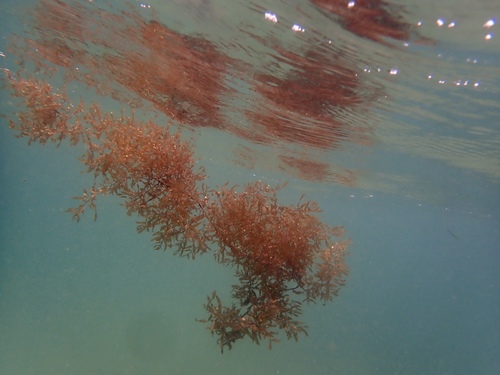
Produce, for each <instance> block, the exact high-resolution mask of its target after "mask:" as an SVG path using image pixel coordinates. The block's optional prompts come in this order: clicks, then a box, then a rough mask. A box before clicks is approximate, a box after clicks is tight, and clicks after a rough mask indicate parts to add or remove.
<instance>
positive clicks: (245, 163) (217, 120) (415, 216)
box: [0, 0, 500, 375]
mask: <svg viewBox="0 0 500 375" xmlns="http://www.w3.org/2000/svg"><path fill="white" fill-rule="evenodd" d="M95 3H96V1H93V2H92V1H83V0H82V1H72V0H65V1H55V0H44V1H40V2H38V1H33V2H31V3H30V4H28V3H22V4H21V3H18V2H14V1H4V2H3V3H2V5H0V8H1V10H2V12H1V15H0V18H1V21H2V22H0V25H1V26H0V36H1V40H0V52H1V55H0V62H1V67H2V68H4V69H9V71H16V70H18V69H19V67H20V66H21V65H25V66H26V69H31V70H32V71H34V72H35V73H34V74H35V76H38V77H43V69H41V70H40V71H38V72H37V71H36V69H35V68H34V66H33V62H36V61H44V62H45V63H46V64H48V65H50V66H51V67H56V68H57V70H58V73H56V74H55V75H54V76H53V77H49V78H48V79H49V81H50V82H51V83H53V84H54V85H55V86H56V85H59V86H62V77H61V74H69V80H68V82H67V83H66V86H67V89H68V91H69V94H70V97H71V98H72V100H74V101H75V102H77V101H78V100H79V99H80V98H83V100H84V101H85V102H92V101H97V102H99V103H100V104H101V105H102V106H103V107H104V108H105V109H106V110H108V111H113V112H115V113H119V112H120V111H121V110H122V108H124V111H130V108H131V107H134V108H135V110H136V114H135V115H136V116H137V117H138V118H145V119H148V118H153V119H155V121H156V122H157V123H159V124H167V122H168V119H172V120H173V121H174V125H175V126H177V127H179V128H180V129H181V131H182V132H183V136H184V137H185V138H186V139H189V140H191V141H192V142H193V144H194V152H195V155H196V157H197V158H198V161H197V164H199V165H202V166H203V167H204V168H205V170H206V173H207V176H208V179H207V183H208V184H210V185H211V186H222V185H224V184H225V183H226V182H228V181H229V183H230V184H231V185H232V184H239V185H242V184H245V183H249V182H252V181H256V180H261V181H264V182H265V183H268V184H270V185H272V186H275V185H278V184H280V185H281V184H284V183H285V182H288V185H287V186H286V188H284V189H283V190H281V191H280V193H279V197H280V199H282V201H283V202H284V203H285V204H295V203H296V202H297V201H298V200H299V198H300V197H301V196H302V194H305V197H306V198H307V199H310V200H314V201H317V202H318V204H319V205H320V207H321V208H322V209H323V211H322V212H321V213H319V217H320V218H321V220H323V221H324V222H325V223H327V224H329V225H331V226H337V225H338V226H343V227H344V228H345V229H346V235H347V237H348V238H350V239H351V240H352V244H351V245H350V246H349V248H348V252H349V255H348V257H347V263H348V265H349V275H348V277H347V283H346V285H345V286H344V287H343V288H342V289H341V290H340V293H339V296H337V297H335V298H334V299H333V301H332V302H328V303H326V304H324V305H323V303H322V302H319V303H317V304H313V303H310V304H304V306H303V310H304V314H303V316H302V318H301V320H303V321H304V323H305V324H306V325H307V327H308V329H307V331H308V335H307V336H306V335H300V336H299V339H298V341H297V342H295V341H294V340H293V339H292V340H287V339H286V336H285V337H283V336H281V339H282V341H281V342H280V343H277V344H274V345H273V348H272V350H268V349H267V348H266V346H267V343H265V342H262V343H261V344H260V345H255V343H253V342H251V341H250V340H249V339H248V338H247V339H244V340H241V341H238V342H236V343H235V344H234V345H233V348H232V349H231V350H224V353H223V354H221V350H220V347H219V346H218V345H217V341H216V337H213V336H212V335H211V334H210V331H209V330H207V329H206V328H207V327H206V325H205V324H202V323H200V322H198V321H197V319H203V318H206V311H205V310H204V309H203V303H205V301H206V298H207V295H210V294H211V293H212V292H213V290H221V291H223V293H226V292H227V291H228V290H229V289H230V287H231V285H233V284H234V283H235V278H234V275H233V273H234V272H233V271H234V269H232V268H231V267H221V265H220V264H216V263H215V262H214V261H213V257H212V256H211V255H210V254H204V255H200V256H197V257H196V259H194V260H191V259H187V258H180V257H178V256H175V255H173V251H171V252H169V251H155V250H153V244H152V242H151V235H150V233H146V232H144V233H141V234H138V233H137V232H136V223H135V221H136V218H135V217H133V216H132V217H130V216H127V214H126V209H125V208H124V207H122V206H121V204H122V203H123V202H122V201H121V200H120V199H119V198H118V197H116V196H104V197H100V198H99V199H98V218H97V221H93V218H92V214H91V213H86V214H85V215H84V216H83V217H82V218H81V220H80V222H78V223H77V222H75V221H73V220H71V214H68V213H66V212H65V211H66V210H67V209H68V208H70V207H74V206H75V201H74V200H73V199H72V197H74V196H77V195H80V194H81V191H82V189H83V188H86V187H89V186H91V185H92V176H91V175H89V174H86V173H82V172H84V171H85V166H83V165H82V164H81V163H80V161H79V157H80V156H81V154H82V153H84V151H85V150H83V149H82V148H79V146H77V147H73V146H71V145H69V144H65V143H63V144H61V145H60V146H58V147H56V145H54V144H50V143H49V144H47V145H40V144H38V143H32V144H31V145H28V142H27V139H25V138H16V137H15V136H14V134H15V132H14V131H13V130H11V129H9V118H12V117H13V116H14V115H13V113H14V112H15V111H16V108H17V107H16V106H15V104H16V101H15V98H13V97H12V93H11V92H10V91H9V90H8V88H7V87H3V88H2V91H1V92H0V95H1V96H0V98H1V104H0V113H1V114H2V117H1V118H0V123H1V124H2V126H1V127H0V142H1V143H0V153H1V154H0V155H1V159H0V165H1V171H0V173H1V176H0V189H1V193H0V233H1V235H0V374H2V375H3V374H6V375H7V374H23V375H24V374H26V375H28V374H37V375H44V374H128V375H132V374H219V375H222V374H249V375H250V374H318V375H319V374H497V373H499V372H500V359H499V357H498V352H499V350H500V320H499V319H498V317H499V316H500V273H499V272H498V270H499V269H500V250H499V248H500V246H499V244H500V193H499V192H500V88H499V87H500V86H499V84H500V52H499V51H500V39H499V35H496V34H498V27H499V25H498V24H497V19H498V17H499V15H500V8H499V7H498V4H496V1H493V0H491V1H486V0H484V1H481V2H478V3H477V4H476V5H474V7H471V6H469V5H465V4H462V3H460V4H459V3H456V2H440V3H439V4H438V5H435V4H431V2H428V1H425V2H416V1H412V0H406V1H404V2H394V1H390V2H384V1H376V0H372V1H368V0H365V1H352V2H350V1H334V0H332V1H319V0H316V1H304V0H301V1H299V0H296V1H289V2H271V1H267V2H260V1H253V2H244V1H234V2H230V3H229V2H227V1H222V0H221V1H217V0H200V1H197V0H190V1H180V0H178V1H169V2H162V1H151V2H147V3H146V2H139V1H130V2H128V3H124V2H121V1H108V2H107V3H106V4H95ZM59 11H60V12H61V13H58V12H59ZM61 15H63V16H61ZM21 38H24V39H22V40H23V41H24V42H22V43H21V44H19V43H20V42H19V40H20V39H21ZM169 38H170V39H169ZM165 40H170V42H168V43H166V42H165ZM26 41H27V42H26ZM62 41H65V43H64V44H63V43H62ZM16 43H18V44H16ZM23 43H24V44H23ZM30 43H32V44H30ZM33 43H36V44H33ZM13 45H14V46H18V45H22V46H24V49H22V50H21V49H16V47H12V46H13ZM41 47H47V49H42V48H41ZM20 57H21V61H20V60H19V58H20ZM23 57H24V58H26V61H29V62H26V63H25V61H24V59H23ZM80 71H85V72H86V73H87V74H88V75H87V76H85V77H86V78H85V79H87V81H85V80H84V79H82V78H78V77H79V76H78V75H77V74H80ZM61 72H62V73H61ZM57 74H60V75H57ZM4 81H5V79H3V82H4ZM4 86H5V85H4ZM224 291H225V292H224Z"/></svg>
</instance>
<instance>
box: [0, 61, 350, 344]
mask: <svg viewBox="0 0 500 375" xmlns="http://www.w3.org/2000/svg"><path fill="white" fill-rule="evenodd" d="M4 71H5V73H6V79H5V82H6V84H7V86H8V88H9V89H10V90H11V92H12V95H13V96H14V97H17V98H20V99H21V105H22V107H21V108H20V110H19V111H18V112H17V113H16V114H15V116H12V118H11V119H10V121H9V123H10V127H11V128H12V129H14V130H15V131H16V132H17V136H18V137H26V138H28V139H29V143H32V142H38V143H42V144H45V143H48V142H54V143H57V144H59V143H61V142H70V143H71V144H72V145H75V146H76V145H80V146H81V145H83V148H84V150H85V152H84V154H83V155H82V157H81V161H82V162H83V164H84V165H85V167H86V168H87V172H88V173H92V174H93V176H94V182H93V184H92V186H91V187H90V188H88V189H84V190H83V194H82V195H81V196H79V197H75V198H76V199H77V200H79V202H80V203H79V205H78V206H77V207H74V208H71V209H69V210H68V211H69V212H70V213H71V214H72V215H73V218H74V219H75V220H77V221H79V220H80V218H81V216H82V215H83V214H84V212H85V211H86V210H87V209H90V210H91V211H93V213H94V220H95V219H97V207H96V199H97V198H98V197H99V196H103V195H111V194H112V195H116V196H119V197H120V198H122V199H123V201H124V203H123V204H124V206H125V207H126V209H127V213H128V214H129V215H134V216H136V217H138V221H137V230H138V231H139V232H144V231H147V232H151V233H152V240H153V242H154V248H155V249H157V250H160V249H163V250H168V249H175V250H174V251H175V253H176V254H178V255H180V256H185V257H189V258H193V259H194V258H195V257H196V256H197V255H201V254H204V253H207V252H210V253H212V254H213V256H214V259H215V260H216V261H217V262H218V263H220V264H221V265H224V266H230V267H232V268H233V269H234V271H235V276H236V278H237V279H238V284H235V285H233V286H232V291H231V297H232V301H231V304H230V305H225V304H224V303H223V302H222V300H221V298H220V297H219V295H218V294H217V292H215V291H214V292H213V293H212V294H211V295H210V296H208V298H207V302H206V304H205V305H204V307H205V309H206V312H207V313H208V317H207V318H206V319H201V320H200V321H201V322H204V323H206V324H207V325H208V328H209V330H210V331H211V333H212V334H213V335H216V336H217V337H218V344H219V346H220V349H221V352H223V350H224V349H225V348H227V349H231V348H232V345H233V344H234V343H235V342H236V341H238V340H240V339H243V338H245V337H248V338H250V339H251V340H252V341H254V342H255V343H257V344H258V343H260V341H262V340H267V341H268V343H269V347H271V344H272V343H273V342H277V341H279V337H278V336H279V335H278V333H279V332H280V331H282V332H284V333H285V335H286V337H287V338H288V339H290V338H294V339H295V340H297V339H298V337H299V335H300V334H307V332H306V328H307V327H306V326H305V324H304V323H303V322H301V321H300V320H298V318H299V317H300V316H301V314H302V304H303V303H304V302H316V301H329V300H331V299H332V298H333V296H335V295H337V294H338V292H339V289H340V287H341V286H343V285H344V281H345V277H346V275H347V266H346V264H345V253H346V248H347V246H348V244H349V241H348V240H340V239H339V240H335V237H337V238H340V237H341V236H342V234H343V229H342V228H339V227H336V228H332V227H329V226H328V225H326V224H324V223H322V222H321V221H320V220H319V219H318V217H317V215H316V214H317V212H319V211H320V209H319V207H318V205H317V204H316V203H315V202H310V201H304V200H303V198H301V199H300V201H299V203H298V204H296V205H292V206H285V205H282V204H280V203H279V202H278V199H277V190H278V189H280V187H279V186H278V187H271V186H269V185H266V184H264V183H263V182H260V181H257V182H254V183H251V184H247V185H244V186H230V185H228V184H226V185H224V186H222V187H220V188H217V189H211V188H209V187H207V186H206V185H205V184H204V182H203V181H204V180H205V178H206V175H205V171H204V169H203V168H202V167H196V164H195V158H194V155H193V150H192V146H191V144H190V143H189V142H186V141H185V140H183V139H182V138H181V134H180V133H179V132H178V131H173V130H172V128H171V127H170V126H159V125H158V124H156V123H155V122H153V121H151V120H150V121H146V122H144V121H138V120H137V119H135V118H134V117H133V116H125V115H124V114H123V113H122V114H120V115H119V116H117V115H114V114H113V113H106V112H105V111H103V110H102V108H101V107H100V106H99V105H98V104H91V105H89V106H86V105H85V104H83V103H80V104H79V105H74V104H72V103H71V102H70V100H69V99H68V96H67V95H66V93H65V92H64V90H62V89H60V90H57V89H54V88H53V87H52V86H51V85H50V84H49V83H47V82H45V81H42V80H38V79H35V78H33V77H32V76H29V75H23V74H21V73H17V74H14V73H12V72H10V71H8V70H4Z"/></svg>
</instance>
